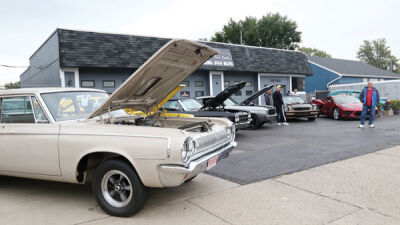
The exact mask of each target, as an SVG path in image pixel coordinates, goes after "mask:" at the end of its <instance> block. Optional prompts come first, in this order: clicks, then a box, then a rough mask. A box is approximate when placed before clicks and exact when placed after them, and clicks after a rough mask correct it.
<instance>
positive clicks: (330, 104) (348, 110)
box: [312, 95, 378, 120]
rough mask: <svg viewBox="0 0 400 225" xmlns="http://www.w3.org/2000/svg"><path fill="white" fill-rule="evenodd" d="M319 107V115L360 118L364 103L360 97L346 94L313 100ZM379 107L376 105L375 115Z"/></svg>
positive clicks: (337, 117)
mask: <svg viewBox="0 0 400 225" xmlns="http://www.w3.org/2000/svg"><path fill="white" fill-rule="evenodd" d="M312 102H313V103H314V104H316V105H318V107H319V115H327V116H330V117H333V118H334V119H335V120H339V119H344V118H360V117H361V112H362V109H363V104H362V103H361V101H360V100H359V99H358V98H355V97H353V96H346V95H336V96H328V97H325V98H324V99H322V100H320V99H319V100H313V101H312ZM377 114H378V108H376V107H375V116H376V115H377Z"/></svg>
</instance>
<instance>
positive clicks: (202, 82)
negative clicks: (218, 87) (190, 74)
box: [194, 80, 205, 87]
mask: <svg viewBox="0 0 400 225" xmlns="http://www.w3.org/2000/svg"><path fill="white" fill-rule="evenodd" d="M198 82H201V86H198V85H196V84H197V83H198ZM204 83H205V82H204V80H196V81H194V87H204V85H205V84H204Z"/></svg>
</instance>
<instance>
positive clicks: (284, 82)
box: [260, 76, 290, 105]
mask: <svg viewBox="0 0 400 225" xmlns="http://www.w3.org/2000/svg"><path fill="white" fill-rule="evenodd" d="M271 84H273V85H275V87H276V85H281V86H282V94H283V95H286V93H287V91H289V90H290V83H289V77H288V76H287V77H286V76H260V87H261V88H263V87H265V86H267V85H271ZM275 87H274V90H275ZM261 104H262V105H265V99H264V95H261Z"/></svg>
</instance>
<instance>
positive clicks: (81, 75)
mask: <svg viewBox="0 0 400 225" xmlns="http://www.w3.org/2000/svg"><path fill="white" fill-rule="evenodd" d="M169 40H170V39H168V38H158V37H146V36H135V35H125V34H110V33H102V32H88V31H77V30H67V29H57V30H56V31H55V32H54V33H53V34H51V36H50V37H49V38H48V39H47V40H46V41H45V42H44V43H43V44H42V45H41V46H40V47H39V48H38V50H36V51H35V52H34V53H33V55H32V56H31V57H30V58H29V62H30V67H29V68H28V69H27V70H26V71H25V72H24V73H23V74H22V75H21V76H20V80H21V85H22V87H92V88H99V89H103V90H106V91H107V92H109V93H112V92H113V91H114V90H115V89H116V88H117V87H118V86H119V85H121V84H122V83H123V82H124V81H125V79H126V78H127V77H129V76H130V75H131V74H132V73H133V72H134V71H135V70H136V69H137V68H139V66H141V65H142V64H143V63H144V62H145V61H146V60H147V59H148V58H149V57H150V56H151V55H153V54H154V53H155V52H156V51H157V50H158V49H160V48H161V46H163V45H164V44H165V43H167V42H168V41H169ZM202 43H203V44H206V45H209V46H210V47H213V48H215V49H217V50H219V52H220V53H221V54H219V55H217V56H214V57H213V58H212V59H210V60H209V61H207V62H206V63H205V64H203V65H202V66H201V67H200V68H199V69H198V70H196V71H195V72H194V73H193V74H192V75H191V76H190V77H188V79H187V80H186V81H185V82H184V83H185V84H186V86H187V87H185V88H184V89H182V90H181V92H180V93H178V94H177V95H178V96H177V97H195V96H203V95H216V94H218V93H219V92H220V91H222V90H223V89H224V88H225V87H227V86H229V85H232V84H235V83H237V82H240V81H246V82H247V85H246V87H245V88H244V89H243V90H242V91H241V92H238V93H236V94H235V96H234V98H235V99H237V100H243V99H244V98H246V96H250V95H251V94H252V93H253V92H255V91H257V90H259V89H261V88H262V87H264V86H266V85H269V84H280V85H282V86H283V89H284V91H285V92H287V91H291V90H293V89H294V88H297V89H298V90H299V91H300V93H301V92H303V91H305V78H306V77H307V76H310V75H311V74H312V71H311V68H310V66H309V63H308V61H307V57H306V56H305V55H304V54H303V53H301V52H297V51H289V50H280V49H271V48H261V47H252V46H245V45H235V44H224V43H215V42H202ZM304 94H305V92H304Z"/></svg>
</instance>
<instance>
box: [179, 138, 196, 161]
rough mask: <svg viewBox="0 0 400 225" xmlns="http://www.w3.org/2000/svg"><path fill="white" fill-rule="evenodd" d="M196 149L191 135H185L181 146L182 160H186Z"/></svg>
mask: <svg viewBox="0 0 400 225" xmlns="http://www.w3.org/2000/svg"><path fill="white" fill-rule="evenodd" d="M195 150H196V142H195V141H194V140H193V138H191V137H187V138H186V140H185V142H183V146H182V160H183V162H187V161H188V159H189V158H190V157H191V156H192V155H193V153H194V152H195Z"/></svg>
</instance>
